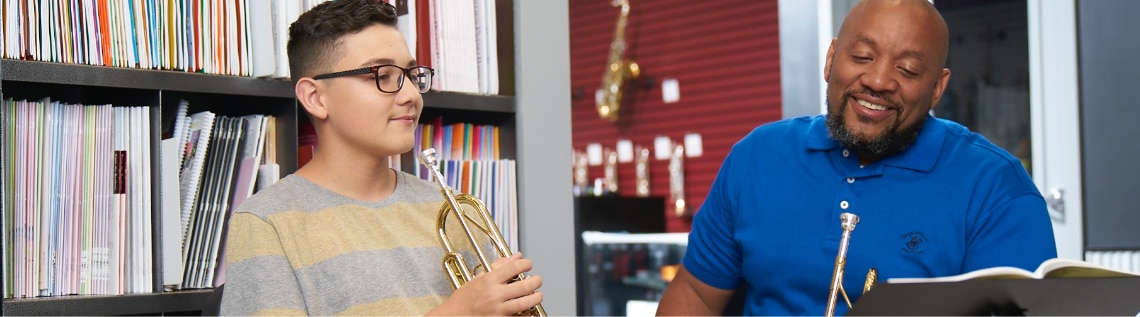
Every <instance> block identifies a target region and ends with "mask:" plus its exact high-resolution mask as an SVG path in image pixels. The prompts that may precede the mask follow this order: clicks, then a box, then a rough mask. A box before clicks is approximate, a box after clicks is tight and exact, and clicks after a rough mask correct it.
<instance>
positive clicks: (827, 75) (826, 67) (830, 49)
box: [823, 38, 835, 81]
mask: <svg viewBox="0 0 1140 317" xmlns="http://www.w3.org/2000/svg"><path fill="white" fill-rule="evenodd" d="M834 55H835V39H834V38H833V39H831V45H828V46H827V57H825V58H826V59H825V60H824V61H823V63H824V64H823V81H829V80H831V57H832V56H834Z"/></svg>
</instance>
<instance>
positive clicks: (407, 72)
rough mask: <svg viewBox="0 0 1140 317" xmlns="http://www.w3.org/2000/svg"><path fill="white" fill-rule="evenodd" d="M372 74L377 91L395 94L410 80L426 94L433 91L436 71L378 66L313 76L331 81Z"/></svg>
mask: <svg viewBox="0 0 1140 317" xmlns="http://www.w3.org/2000/svg"><path fill="white" fill-rule="evenodd" d="M366 74H372V75H373V77H372V78H373V79H375V80H376V89H379V90H380V91H382V92H386V93H390V94H394V93H396V92H399V91H400V89H401V88H404V81H405V78H410V79H411V80H412V83H415V84H416V90H419V92H420V93H421V94H422V93H425V92H427V91H428V90H430V89H431V78H432V77H433V75H435V70H434V69H431V67H427V66H414V67H411V68H403V67H400V66H396V65H376V66H369V67H364V68H357V69H353V70H346V71H341V72H335V73H328V74H322V75H316V76H313V79H317V80H320V79H329V78H337V77H345V76H354V75H366Z"/></svg>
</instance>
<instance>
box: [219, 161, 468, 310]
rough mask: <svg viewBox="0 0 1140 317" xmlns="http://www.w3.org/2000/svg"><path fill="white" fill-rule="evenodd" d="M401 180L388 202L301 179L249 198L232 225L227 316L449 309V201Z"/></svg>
mask: <svg viewBox="0 0 1140 317" xmlns="http://www.w3.org/2000/svg"><path fill="white" fill-rule="evenodd" d="M397 175H398V176H397V177H398V181H397V186H396V189H395V192H394V193H393V194H392V196H391V197H389V198H388V199H385V200H384V201H380V202H366V201H359V200H355V199H351V198H348V197H344V196H342V195H339V194H336V193H334V192H331V191H329V190H327V189H324V188H322V187H319V186H317V185H316V184H313V183H311V182H309V181H308V180H306V179H304V178H302V177H300V176H296V175H289V176H287V177H285V178H284V179H281V180H280V181H278V182H277V183H276V184H274V185H273V186H271V187H269V188H267V189H265V190H263V191H261V192H258V193H257V194H256V195H254V196H253V197H250V198H249V199H248V200H246V201H245V202H244V203H243V204H242V205H241V206H240V208H238V210H237V211H236V212H234V214H233V216H232V217H231V219H230V222H229V229H228V230H229V234H228V238H227V241H226V243H227V247H226V248H227V250H226V253H227V255H226V257H227V258H226V271H227V272H226V282H225V290H224V293H223V294H222V304H221V314H222V315H422V314H424V313H426V312H428V311H429V310H431V309H432V308H434V307H436V306H438V305H439V304H440V303H442V302H443V300H444V299H445V298H446V297H447V296H448V295H450V294H451V292H452V288H451V286H450V282H448V280H447V278H446V276H445V274H444V273H443V268H442V267H441V264H440V261H441V259H442V257H443V254H444V252H443V249H442V248H441V247H440V244H439V239H438V238H437V234H436V229H435V228H436V226H435V223H436V219H437V218H438V212H439V209H440V207H441V206H442V204H443V202H444V199H443V196H442V195H441V194H440V191H439V187H437V186H435V184H433V183H430V182H427V181H424V180H421V179H418V178H416V177H414V176H411V175H408V174H406V173H403V172H398V173H397ZM451 218H454V217H451ZM452 222H454V220H452ZM457 226H458V225H457V224H456V225H452V224H451V223H449V224H448V228H449V231H450V228H455V227H457ZM464 241H465V240H464ZM463 244H466V242H463ZM465 262H468V263H469V264H473V262H472V259H471V258H468V259H467V260H466V261H465Z"/></svg>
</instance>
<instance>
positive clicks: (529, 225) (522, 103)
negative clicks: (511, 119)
mask: <svg viewBox="0 0 1140 317" xmlns="http://www.w3.org/2000/svg"><path fill="white" fill-rule="evenodd" d="M568 3H569V1H568V0H543V1H530V0H526V1H515V2H514V12H515V14H514V22H515V24H514V25H515V28H514V41H515V65H517V67H516V68H515V75H516V78H517V79H518V81H517V82H516V86H515V87H516V88H517V92H518V108H517V111H518V114H517V119H518V122H517V123H518V131H517V136H518V151H519V153H518V156H519V157H518V158H519V161H518V162H519V166H518V172H519V184H518V185H519V248H520V249H521V250H520V252H521V253H522V254H523V256H526V257H527V258H529V259H531V260H532V261H534V269H533V270H532V271H531V272H532V273H534V274H538V275H541V276H542V280H543V283H542V285H543V286H542V288H540V289H539V290H540V291H542V293H543V295H544V296H543V302H542V306H543V308H545V309H546V313H547V314H549V315H550V316H569V315H574V314H575V312H576V303H577V299H576V297H575V296H576V294H577V293H576V292H575V282H576V280H575V270H574V268H575V267H574V263H575V260H574V253H573V252H566V250H573V249H574V241H575V240H574V228H573V226H568V225H566V224H568V223H574V208H573V204H574V201H573V199H572V197H570V195H568V194H567V193H569V192H570V185H571V181H570V173H561V174H560V173H551V171H553V170H557V169H558V167H561V166H570V148H569V147H570V138H569V137H568V136H567V134H566V133H567V132H568V131H570V119H569V116H570V111H569V107H570V92H569V91H568V90H566V86H568V85H569V84H570V68H569V60H570V56H569V52H570V43H569V38H568V35H567V34H568V32H569V30H568V26H569V23H570V22H569V21H568V20H567V14H566V12H567V9H568V8H567V7H568Z"/></svg>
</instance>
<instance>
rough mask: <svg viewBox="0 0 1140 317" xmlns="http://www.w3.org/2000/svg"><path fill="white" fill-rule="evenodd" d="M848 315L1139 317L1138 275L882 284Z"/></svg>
mask: <svg viewBox="0 0 1140 317" xmlns="http://www.w3.org/2000/svg"><path fill="white" fill-rule="evenodd" d="M847 315H849V316H887V315H911V316H914V315H938V316H1043V315H1047V316H1056V315H1067V316H1140V277H1100V278H1054V279H1003V280H997V279H995V280H969V281H961V282H944V283H904V284H890V283H882V284H878V285H875V286H874V288H872V289H871V291H869V292H867V293H866V294H863V296H862V297H861V298H860V299H859V300H858V301H857V302H856V303H855V304H854V306H853V307H852V308H851V310H850V311H849V312H848V313H847Z"/></svg>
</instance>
